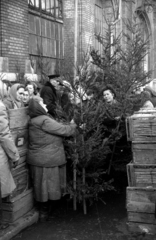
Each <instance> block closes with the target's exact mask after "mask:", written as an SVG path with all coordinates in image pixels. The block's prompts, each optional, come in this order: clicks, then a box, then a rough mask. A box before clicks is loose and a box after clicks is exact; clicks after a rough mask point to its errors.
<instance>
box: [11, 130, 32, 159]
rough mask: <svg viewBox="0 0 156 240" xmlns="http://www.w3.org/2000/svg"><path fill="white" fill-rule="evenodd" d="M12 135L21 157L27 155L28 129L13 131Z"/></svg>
mask: <svg viewBox="0 0 156 240" xmlns="http://www.w3.org/2000/svg"><path fill="white" fill-rule="evenodd" d="M11 134H12V137H13V140H14V142H15V145H16V147H17V149H18V151H19V154H20V156H23V155H26V154H27V150H28V129H27V128H16V129H14V130H11Z"/></svg>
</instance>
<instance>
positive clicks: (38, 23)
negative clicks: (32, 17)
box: [36, 17, 41, 36]
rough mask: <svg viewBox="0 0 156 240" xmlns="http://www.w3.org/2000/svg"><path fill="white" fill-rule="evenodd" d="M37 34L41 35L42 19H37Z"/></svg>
mask: <svg viewBox="0 0 156 240" xmlns="http://www.w3.org/2000/svg"><path fill="white" fill-rule="evenodd" d="M36 34H37V35H38V36H40V35H41V23H40V18H39V17H36Z"/></svg>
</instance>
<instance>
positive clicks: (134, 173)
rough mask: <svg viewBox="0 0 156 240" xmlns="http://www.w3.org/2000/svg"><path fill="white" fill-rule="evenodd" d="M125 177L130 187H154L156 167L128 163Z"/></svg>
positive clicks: (155, 184) (155, 183)
mask: <svg viewBox="0 0 156 240" xmlns="http://www.w3.org/2000/svg"><path fill="white" fill-rule="evenodd" d="M127 175H128V183H129V186H130V187H135V186H136V187H149V186H151V187H156V165H149V164H131V163H130V164H128V165H127Z"/></svg>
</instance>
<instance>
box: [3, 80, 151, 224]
mask: <svg viewBox="0 0 156 240" xmlns="http://www.w3.org/2000/svg"><path fill="white" fill-rule="evenodd" d="M102 93H103V100H104V102H105V108H106V112H107V114H106V119H104V121H105V124H106V125H107V131H108V136H105V137H106V138H108V137H109V135H110V132H109V129H110V131H111V129H112V128H115V127H116V125H117V123H118V121H120V119H121V116H120V113H119V114H118V113H117V111H116V109H117V108H118V107H119V106H120V104H119V102H118V101H117V100H116V93H115V91H114V89H113V88H111V87H110V86H109V87H108V86H107V87H105V88H104V89H103V90H102ZM153 94H154V93H153V90H151V88H149V87H147V88H145V91H144V95H143V97H142V106H143V108H153V107H154V101H153V100H152V95H153ZM84 97H85V100H86V99H87V95H86V94H85V95H84ZM91 97H93V94H91V96H88V99H90V98H91ZM58 100H59V101H58ZM72 101H73V96H72V94H71V89H70V84H68V83H67V82H66V81H64V82H63V81H62V80H61V78H60V76H59V75H50V76H49V81H47V82H46V84H45V85H44V86H43V87H42V88H41V86H40V85H38V84H37V83H34V82H26V83H25V85H23V84H19V83H15V84H13V85H12V86H10V85H7V84H5V83H4V82H2V81H0V143H1V144H0V183H1V197H2V198H4V197H6V196H8V195H10V194H11V193H12V191H13V190H14V189H15V187H16V186H15V183H14V180H13V177H12V175H11V167H16V166H17V165H18V160H19V158H20V157H19V154H18V150H17V148H16V146H15V143H14V141H13V140H12V136H11V133H10V130H9V122H8V116H7V110H8V109H18V108H22V107H28V109H29V116H30V120H29V149H28V155H27V162H28V164H29V166H30V172H31V178H32V183H33V188H34V197H35V200H36V203H37V205H38V208H39V211H40V220H44V219H47V218H48V214H49V213H50V209H51V208H52V205H53V201H54V200H58V199H60V198H61V196H62V193H63V192H65V189H66V157H65V151H64V146H63V138H64V137H69V136H74V134H75V133H76V128H77V125H76V123H75V121H74V119H73V117H74V116H73V112H72V110H73V107H72V106H73V103H72ZM77 103H78V101H77ZM58 105H59V106H58ZM60 107H61V108H62V109H63V110H64V112H65V114H62V113H61V111H59V109H60ZM60 113H61V114H60ZM60 119H61V120H64V119H66V120H68V121H66V122H65V121H60ZM67 122H68V123H67ZM10 163H11V164H10Z"/></svg>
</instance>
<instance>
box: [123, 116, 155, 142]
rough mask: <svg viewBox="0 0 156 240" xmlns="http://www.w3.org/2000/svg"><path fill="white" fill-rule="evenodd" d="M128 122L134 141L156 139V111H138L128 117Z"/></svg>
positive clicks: (131, 137) (130, 134)
mask: <svg viewBox="0 0 156 240" xmlns="http://www.w3.org/2000/svg"><path fill="white" fill-rule="evenodd" d="M127 122H128V125H129V127H128V131H129V132H130V133H128V134H129V136H130V139H131V140H132V141H138V142H139V141H150V142H151V141H156V111H155V112H148V113H143V112H142V113H140V112H138V113H136V114H134V115H132V116H131V117H128V119H127Z"/></svg>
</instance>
